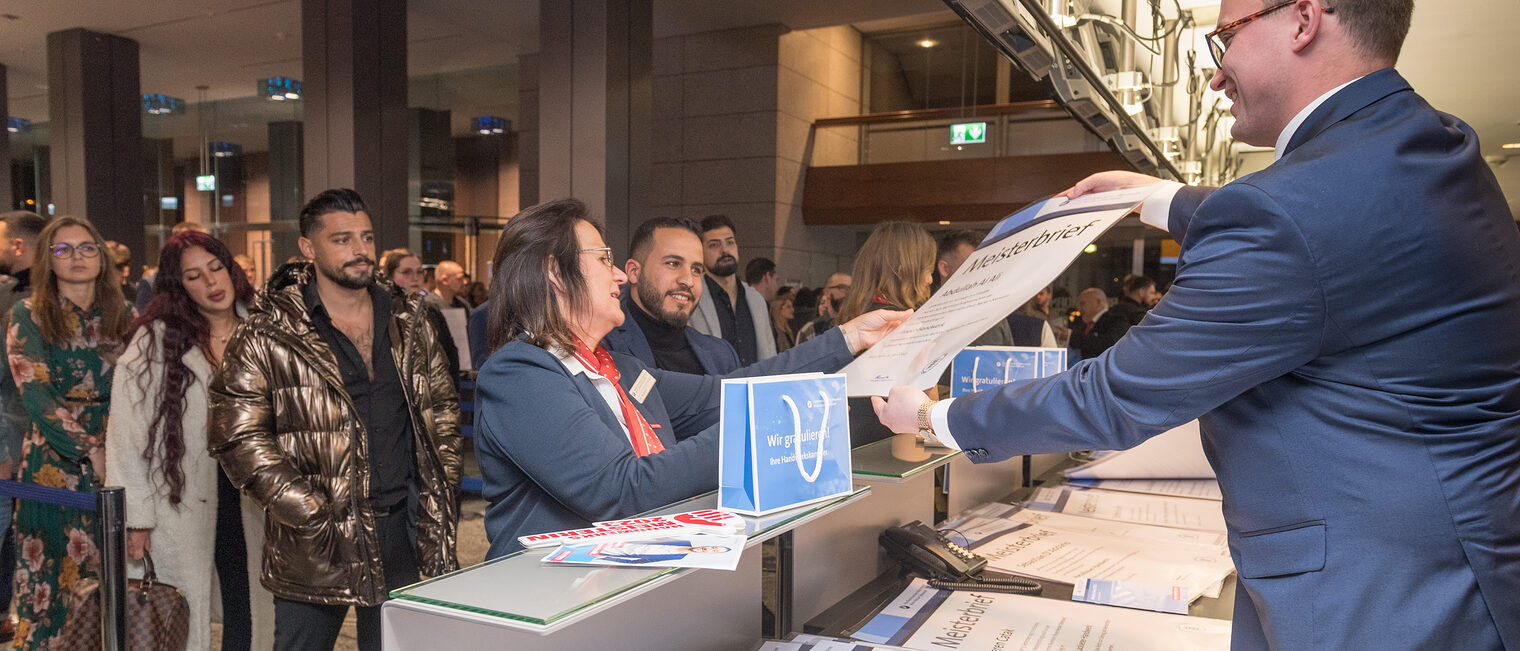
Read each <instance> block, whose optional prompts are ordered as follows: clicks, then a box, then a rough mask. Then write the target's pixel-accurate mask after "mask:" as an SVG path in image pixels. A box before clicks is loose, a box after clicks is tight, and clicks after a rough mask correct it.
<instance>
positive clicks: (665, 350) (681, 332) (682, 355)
mask: <svg viewBox="0 0 1520 651" xmlns="http://www.w3.org/2000/svg"><path fill="white" fill-rule="evenodd" d="M628 306H629V307H631V308H633V309H631V310H628V311H629V312H632V313H633V320H634V321H636V322H637V323H638V325H639V330H642V331H643V332H644V340H645V341H648V342H649V350H650V351H652V352H653V353H654V366H655V368H659V369H664V370H667V371H675V372H677V373H691V374H693V375H705V374H707V370H706V369H704V368H702V360H699V359H697V352H696V351H694V350H692V349H691V342H689V341H687V340H686V328H685V327H684V326H683V327H680V328H677V327H673V326H669V325H666V324H664V323H661V322H660V321H658V320H657V319H655V318H654V317H652V316H649V315H648V314H645V313H644V308H642V307H639V304H638V303H637V302H636V301H632V300H630V301H629V305H628Z"/></svg>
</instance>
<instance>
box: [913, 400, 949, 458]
mask: <svg viewBox="0 0 1520 651" xmlns="http://www.w3.org/2000/svg"><path fill="white" fill-rule="evenodd" d="M936 402H938V401H937V400H930V401H928V402H926V403H924V404H921V405H919V406H918V435H919V436H920V437H922V438H923V439H924V444H925V445H935V446H939V447H944V444H943V443H940V442H939V437H938V436H935V435H934V423H933V422H931V421H930V419H929V411H930V410H931V409H934V404H935V403H936Z"/></svg>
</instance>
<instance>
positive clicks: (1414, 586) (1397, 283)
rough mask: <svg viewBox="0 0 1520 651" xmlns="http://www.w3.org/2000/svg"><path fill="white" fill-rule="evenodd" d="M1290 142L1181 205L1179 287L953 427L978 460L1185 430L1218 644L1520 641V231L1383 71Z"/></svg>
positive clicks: (1440, 131) (1495, 644) (1482, 171)
mask: <svg viewBox="0 0 1520 651" xmlns="http://www.w3.org/2000/svg"><path fill="white" fill-rule="evenodd" d="M1287 149H1288V151H1287V153H1286V155H1285V156H1284V157H1283V158H1282V159H1281V160H1280V161H1278V162H1277V163H1275V164H1273V165H1272V166H1270V167H1268V168H1266V169H1265V170H1262V171H1260V172H1258V173H1255V174H1252V175H1249V176H1246V177H1243V178H1241V179H1240V180H1238V181H1236V182H1234V183H1231V184H1229V185H1227V186H1225V187H1223V188H1220V189H1218V190H1217V191H1214V192H1213V193H1212V194H1209V193H1208V192H1207V191H1201V190H1195V189H1190V190H1184V191H1182V193H1180V194H1179V195H1178V197H1177V200H1176V201H1174V202H1173V211H1172V214H1171V223H1170V230H1171V232H1172V236H1173V237H1174V238H1176V239H1177V240H1178V241H1180V242H1181V243H1182V254H1181V259H1180V261H1179V263H1178V270H1177V280H1176V284H1174V285H1172V289H1171V291H1169V292H1167V294H1166V297H1165V298H1164V299H1163V300H1162V301H1161V303H1160V305H1158V306H1157V307H1156V308H1155V309H1153V310H1152V311H1151V313H1150V314H1149V315H1148V316H1146V318H1145V319H1144V321H1142V322H1141V324H1140V325H1138V326H1135V327H1134V328H1132V329H1130V331H1129V333H1128V334H1127V335H1126V336H1125V337H1124V338H1123V339H1122V340H1120V341H1119V343H1118V344H1116V345H1115V346H1114V347H1113V348H1111V349H1109V351H1108V352H1107V353H1105V354H1103V355H1101V356H1099V357H1098V358H1096V359H1093V360H1086V361H1084V362H1082V363H1081V364H1079V365H1077V366H1076V367H1074V368H1073V369H1072V370H1071V371H1068V372H1067V373H1064V374H1062V375H1060V376H1057V377H1054V378H1049V379H1046V380H1036V381H1028V382H1019V383H1015V384H1010V385H1006V386H1004V387H1001V388H999V389H996V390H993V391H988V392H984V393H979V394H973V395H971V396H966V397H962V398H960V399H957V400H956V402H954V403H952V405H951V407H950V410H949V430H950V433H951V434H952V436H954V438H955V439H956V441H957V443H959V444H960V445H961V446H962V447H963V448H966V449H967V454H968V456H970V458H971V459H972V460H974V461H993V460H997V459H1001V458H1005V457H1008V456H1010V455H1015V454H1023V453H1037V452H1056V451H1067V450H1077V449H1085V448H1098V449H1124V448H1128V447H1132V446H1134V445H1136V444H1138V443H1140V442H1141V441H1143V440H1144V439H1146V438H1147V437H1150V436H1152V435H1155V434H1157V433H1159V432H1161V431H1164V430H1166V429H1168V428H1170V427H1173V426H1175V425H1179V424H1181V423H1184V422H1186V421H1188V420H1191V419H1193V418H1199V419H1200V420H1201V423H1202V429H1203V437H1204V449H1205V452H1206V453H1207V454H1208V456H1209V460H1210V461H1211V462H1212V463H1213V465H1214V467H1215V469H1216V471H1217V472H1218V476H1219V481H1220V486H1221V488H1222V489H1223V490H1224V511H1225V518H1226V520H1227V522H1228V524H1229V544H1230V552H1231V555H1232V557H1233V558H1234V561H1235V566H1236V568H1237V569H1238V570H1239V573H1240V590H1239V592H1238V593H1237V595H1236V602H1235V623H1234V648H1236V649H1257V648H1281V649H1394V648H1397V649H1417V648H1426V649H1429V648H1450V649H1457V648H1460V649H1493V648H1501V647H1502V646H1507V647H1509V648H1520V618H1517V617H1516V613H1517V612H1520V337H1516V336H1515V335H1514V332H1513V330H1514V328H1515V325H1516V324H1520V237H1517V234H1516V229H1515V224H1514V221H1513V219H1512V217H1511V215H1510V212H1509V209H1508V207H1507V206H1506V204H1505V201H1504V197H1503V196H1502V194H1501V192H1500V190H1499V187H1498V185H1497V183H1496V182H1495V180H1494V176H1493V174H1492V173H1491V172H1490V170H1489V168H1488V167H1487V165H1485V164H1484V162H1483V160H1482V157H1481V155H1480V154H1479V150H1478V142H1477V138H1476V136H1475V135H1474V134H1473V132H1472V130H1471V129H1470V128H1468V126H1467V125H1466V124H1463V123H1462V122H1460V121H1458V120H1457V119H1455V118H1453V117H1451V116H1449V115H1445V114H1442V113H1439V112H1437V111H1435V110H1433V109H1432V108H1431V107H1430V106H1429V105H1428V104H1426V103H1425V101H1424V100H1422V99H1421V98H1420V97H1419V96H1418V95H1416V94H1415V93H1414V91H1413V90H1411V89H1410V88H1409V86H1408V84H1407V83H1406V82H1405V81H1404V80H1403V78H1401V77H1400V76H1399V75H1398V74H1397V73H1395V72H1394V71H1393V70H1391V69H1390V70H1383V71H1379V72H1376V73H1373V74H1371V75H1369V76H1367V77H1365V78H1363V79H1361V80H1358V81H1356V82H1355V83H1353V84H1351V85H1350V86H1347V87H1346V88H1345V89H1343V90H1342V91H1341V92H1339V93H1337V94H1336V95H1334V96H1332V97H1331V98H1329V100H1328V101H1326V102H1325V103H1324V104H1322V105H1321V106H1320V107H1319V108H1317V109H1316V110H1315V111H1314V112H1313V113H1312V114H1311V115H1310V116H1309V118H1308V119H1307V120H1306V121H1305V122H1304V124H1303V126H1302V128H1300V129H1299V131H1298V132H1297V134H1296V135H1295V136H1294V137H1293V138H1292V140H1291V141H1290V143H1289V145H1288V148H1287Z"/></svg>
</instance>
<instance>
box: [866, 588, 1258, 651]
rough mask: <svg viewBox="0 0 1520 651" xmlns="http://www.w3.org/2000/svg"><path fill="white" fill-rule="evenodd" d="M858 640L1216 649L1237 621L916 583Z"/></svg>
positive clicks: (935, 645)
mask: <svg viewBox="0 0 1520 651" xmlns="http://www.w3.org/2000/svg"><path fill="white" fill-rule="evenodd" d="M853 637H854V638H855V639H857V640H862V641H866V642H872V643H878V644H880V643H885V644H894V645H897V646H902V647H906V648H909V649H918V650H921V651H937V650H940V649H958V650H961V651H1015V650H1023V649H1028V650H1030V651H1035V650H1038V651H1047V650H1050V649H1102V650H1103V651H1151V650H1155V651H1213V650H1220V651H1222V650H1224V649H1229V648H1230V622H1227V621H1224V620H1219V619H1208V618H1204V617H1188V616H1185V615H1169V614H1165V613H1154V612H1146V611H1141V610H1127V609H1123V608H1113V607H1109V606H1095V605H1092V604H1084V603H1076V602H1071V601H1062V600H1057V599H1045V598H1042V597H1026V596H1022V595H1011V594H999V593H992V592H975V591H966V592H950V591H948V590H936V589H934V588H930V587H929V585H928V583H927V582H926V581H924V580H922V579H914V580H913V582H912V583H911V584H909V586H908V588H907V589H906V590H904V591H903V592H902V594H901V595H898V597H897V598H896V599H894V600H893V601H892V602H891V603H889V604H887V606H886V607H885V608H883V609H882V611H881V613H879V614H877V615H876V616H875V617H873V618H871V620H870V621H868V622H866V624H865V625H864V626H862V627H861V628H860V630H858V631H856V632H855V633H853Z"/></svg>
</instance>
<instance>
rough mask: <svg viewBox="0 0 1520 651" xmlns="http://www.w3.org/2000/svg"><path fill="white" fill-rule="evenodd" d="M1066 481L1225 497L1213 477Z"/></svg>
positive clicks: (1175, 494)
mask: <svg viewBox="0 0 1520 651" xmlns="http://www.w3.org/2000/svg"><path fill="white" fill-rule="evenodd" d="M1066 483H1068V484H1071V485H1074V486H1082V487H1084V488H1096V489H1099V490H1106V491H1119V492H1121V493H1144V494H1147V495H1166V496H1169V497H1191V498H1193V499H1198V500H1214V501H1216V502H1218V501H1220V500H1223V499H1224V494H1223V493H1221V492H1220V491H1219V482H1218V481H1215V480H1213V479H1068V480H1066Z"/></svg>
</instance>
